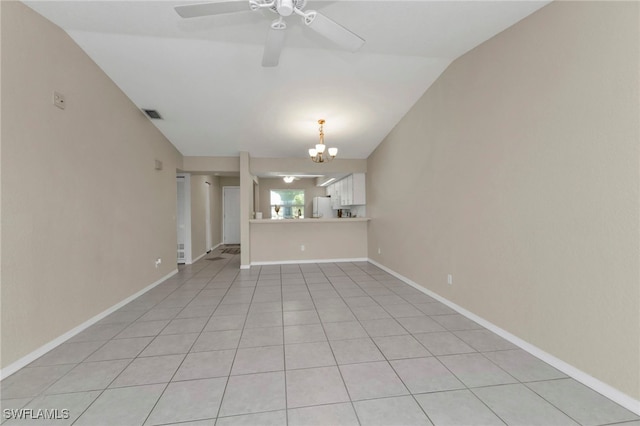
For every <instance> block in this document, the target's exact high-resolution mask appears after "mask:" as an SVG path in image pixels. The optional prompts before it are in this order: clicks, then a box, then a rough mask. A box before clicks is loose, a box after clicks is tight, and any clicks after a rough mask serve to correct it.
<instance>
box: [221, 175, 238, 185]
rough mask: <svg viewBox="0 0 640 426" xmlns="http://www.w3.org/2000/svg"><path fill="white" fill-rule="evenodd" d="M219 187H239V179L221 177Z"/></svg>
mask: <svg viewBox="0 0 640 426" xmlns="http://www.w3.org/2000/svg"><path fill="white" fill-rule="evenodd" d="M220 186H221V187H223V186H240V177H230V176H222V177H220Z"/></svg>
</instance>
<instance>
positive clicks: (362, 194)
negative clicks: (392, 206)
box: [351, 173, 367, 206]
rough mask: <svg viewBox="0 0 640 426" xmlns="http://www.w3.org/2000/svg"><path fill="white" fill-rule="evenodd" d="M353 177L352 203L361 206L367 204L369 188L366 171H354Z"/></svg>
mask: <svg viewBox="0 0 640 426" xmlns="http://www.w3.org/2000/svg"><path fill="white" fill-rule="evenodd" d="M351 177H352V179H353V180H352V194H353V198H352V200H351V204H353V205H354V206H361V205H365V204H367V188H366V183H365V175H364V173H354V174H353V175H351Z"/></svg>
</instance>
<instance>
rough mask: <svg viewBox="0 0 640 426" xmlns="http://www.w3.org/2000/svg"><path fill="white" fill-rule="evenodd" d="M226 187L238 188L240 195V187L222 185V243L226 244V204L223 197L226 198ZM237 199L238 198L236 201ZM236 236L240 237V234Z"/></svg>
mask: <svg viewBox="0 0 640 426" xmlns="http://www.w3.org/2000/svg"><path fill="white" fill-rule="evenodd" d="M228 188H232V189H237V190H238V197H239V196H240V187H239V186H223V187H222V244H227V235H226V227H225V222H226V220H227V215H226V206H225V199H226V197H225V192H226V191H227V189H228ZM239 201H240V200H239V199H238V202H239ZM238 237H240V236H238ZM239 239H240V238H239ZM229 244H234V243H229Z"/></svg>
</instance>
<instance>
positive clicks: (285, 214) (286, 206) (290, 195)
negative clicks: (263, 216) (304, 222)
mask: <svg viewBox="0 0 640 426" xmlns="http://www.w3.org/2000/svg"><path fill="white" fill-rule="evenodd" d="M276 210H277V211H276ZM271 218H272V219H276V218H285V219H293V218H300V219H302V218H304V189H272V190H271Z"/></svg>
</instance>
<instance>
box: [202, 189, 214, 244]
mask: <svg viewBox="0 0 640 426" xmlns="http://www.w3.org/2000/svg"><path fill="white" fill-rule="evenodd" d="M205 185H206V190H207V193H206V194H205V197H204V203H205V206H204V220H205V222H204V232H205V234H206V235H205V244H206V245H205V251H206V252H207V253H209V252H210V251H211V248H212V246H213V243H212V241H211V182H205Z"/></svg>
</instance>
